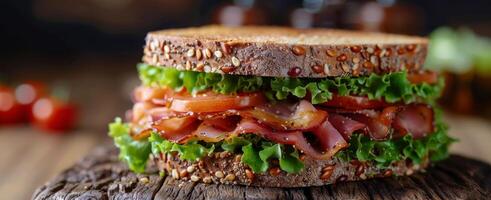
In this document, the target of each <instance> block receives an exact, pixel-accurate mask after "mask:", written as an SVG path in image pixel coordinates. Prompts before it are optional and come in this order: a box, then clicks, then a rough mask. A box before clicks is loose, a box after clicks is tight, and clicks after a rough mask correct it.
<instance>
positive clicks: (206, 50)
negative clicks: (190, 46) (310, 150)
mask: <svg viewBox="0 0 491 200" xmlns="http://www.w3.org/2000/svg"><path fill="white" fill-rule="evenodd" d="M203 54H204V55H205V57H206V58H211V51H210V50H209V49H207V48H205V49H203Z"/></svg>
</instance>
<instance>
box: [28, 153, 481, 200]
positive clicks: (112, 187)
mask: <svg viewBox="0 0 491 200" xmlns="http://www.w3.org/2000/svg"><path fill="white" fill-rule="evenodd" d="M489 195H491V166H490V165H488V164H485V163H483V162H480V161H476V160H472V159H468V158H465V157H462V156H455V155H452V156H451V157H450V158H449V159H448V160H446V161H443V162H441V163H438V164H437V165H436V166H434V167H432V168H430V169H429V170H428V171H427V172H426V173H418V174H414V175H412V176H410V177H394V178H383V179H373V180H368V181H361V182H346V183H337V184H335V185H329V186H323V187H311V188H259V187H246V186H236V185H215V184H203V183H194V182H183V181H176V180H174V179H172V178H171V177H170V176H159V175H158V173H156V170H155V168H154V167H151V168H150V169H149V171H148V172H147V173H146V174H139V175H136V174H134V173H132V172H130V171H129V170H128V168H127V167H126V166H125V165H124V164H123V163H121V162H119V161H118V158H117V150H116V149H115V148H114V147H112V146H102V147H98V148H97V149H95V150H94V151H93V152H92V153H91V154H89V155H88V156H87V157H85V158H84V159H82V160H81V161H80V162H78V163H77V164H76V165H74V166H73V167H71V168H69V169H68V170H66V171H64V172H63V173H61V174H60V175H58V176H57V177H56V178H54V179H53V180H51V181H49V182H48V183H47V184H46V185H43V186H42V187H40V188H39V189H38V190H36V192H35V193H34V195H33V199H36V200H44V199H487V198H488V197H489Z"/></svg>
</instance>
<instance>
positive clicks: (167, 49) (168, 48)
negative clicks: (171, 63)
mask: <svg viewBox="0 0 491 200" xmlns="http://www.w3.org/2000/svg"><path fill="white" fill-rule="evenodd" d="M164 52H165V53H170V47H169V45H165V46H164Z"/></svg>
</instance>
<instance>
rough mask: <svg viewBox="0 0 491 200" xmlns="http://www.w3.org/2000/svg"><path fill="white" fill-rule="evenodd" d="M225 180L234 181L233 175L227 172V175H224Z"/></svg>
mask: <svg viewBox="0 0 491 200" xmlns="http://www.w3.org/2000/svg"><path fill="white" fill-rule="evenodd" d="M225 180H226V181H234V180H235V175H234V174H227V176H225Z"/></svg>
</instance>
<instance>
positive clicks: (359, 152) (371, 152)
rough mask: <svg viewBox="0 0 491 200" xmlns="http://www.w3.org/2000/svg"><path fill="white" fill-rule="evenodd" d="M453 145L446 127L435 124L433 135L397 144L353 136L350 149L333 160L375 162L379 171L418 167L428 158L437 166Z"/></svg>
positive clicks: (404, 138) (402, 139) (392, 141)
mask: <svg viewBox="0 0 491 200" xmlns="http://www.w3.org/2000/svg"><path fill="white" fill-rule="evenodd" d="M455 141H456V140H455V139H454V138H452V137H450V136H448V135H447V127H446V125H445V124H443V123H437V125H436V131H435V132H434V133H432V134H430V135H428V136H427V137H425V138H422V139H414V138H413V137H412V136H411V134H407V135H405V136H404V137H402V138H400V139H397V140H394V139H392V140H386V141H376V140H371V139H370V138H369V137H367V136H364V135H363V134H355V135H353V136H352V137H351V140H350V142H349V144H350V146H349V147H348V148H347V149H345V150H343V151H341V152H339V153H338V154H337V155H336V156H337V157H339V158H341V159H342V160H348V161H349V160H353V159H354V160H359V161H367V162H374V163H375V164H376V165H377V167H380V168H385V167H388V166H389V165H390V164H392V163H394V162H397V161H400V160H410V161H412V162H413V163H415V164H420V163H421V162H422V161H423V160H424V159H426V158H429V159H430V160H431V161H433V162H436V161H440V160H443V159H445V158H447V157H448V147H449V146H450V144H451V143H453V142H455Z"/></svg>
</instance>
